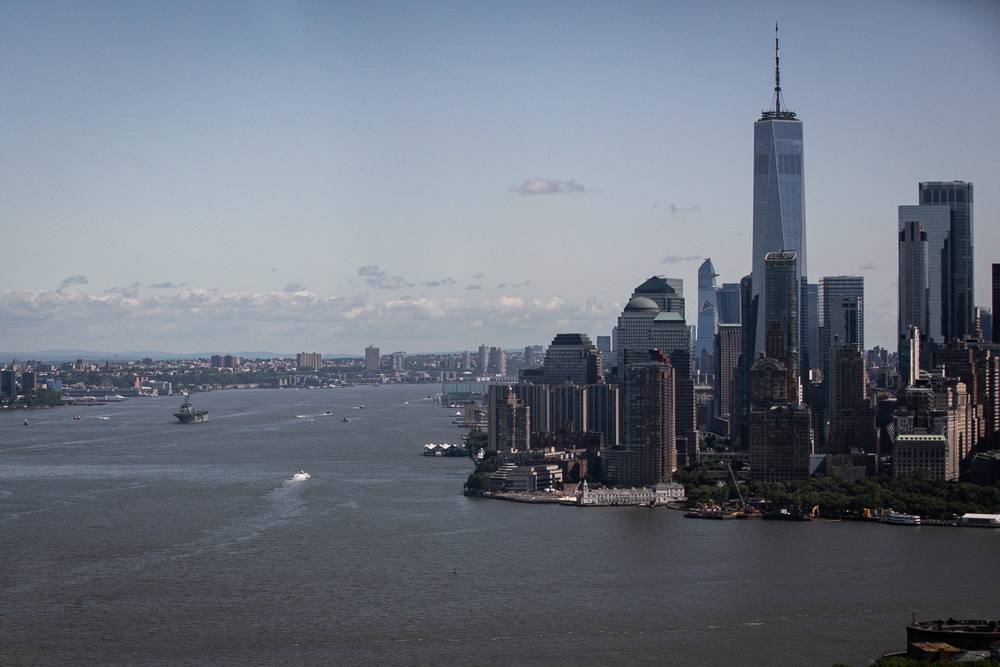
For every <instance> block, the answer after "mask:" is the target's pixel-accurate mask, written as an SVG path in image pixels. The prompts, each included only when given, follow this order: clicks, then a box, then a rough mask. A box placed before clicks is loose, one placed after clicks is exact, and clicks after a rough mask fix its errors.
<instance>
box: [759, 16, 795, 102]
mask: <svg viewBox="0 0 1000 667" xmlns="http://www.w3.org/2000/svg"><path fill="white" fill-rule="evenodd" d="M783 102H784V100H783V99H782V96H781V58H780V56H779V52H778V24H777V23H775V24H774V99H773V100H772V101H771V110H770V111H765V112H764V113H763V114H761V119H764V120H774V119H782V120H792V119H794V118H795V112H794V111H789V110H788V109H782V108H781V107H782V103H783Z"/></svg>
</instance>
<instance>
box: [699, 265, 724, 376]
mask: <svg viewBox="0 0 1000 667" xmlns="http://www.w3.org/2000/svg"><path fill="white" fill-rule="evenodd" d="M718 275H719V274H717V273H716V272H715V267H714V266H712V260H711V259H706V260H705V261H704V262H702V265H701V268H699V269H698V338H697V339H696V341H695V344H694V364H695V369H696V370H697V371H698V372H699V373H703V374H706V375H709V374H711V373H712V372H713V369H712V362H711V358H712V355H713V354H714V352H715V334H716V333H717V332H718V330H719V301H718V298H717V293H718V288H717V287H716V285H715V278H716V276H718Z"/></svg>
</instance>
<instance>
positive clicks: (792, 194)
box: [752, 26, 808, 371]
mask: <svg viewBox="0 0 1000 667" xmlns="http://www.w3.org/2000/svg"><path fill="white" fill-rule="evenodd" d="M753 138H754V172H753V273H752V276H753V284H752V285H753V295H754V296H756V297H758V299H759V303H758V310H759V314H764V313H767V312H771V311H773V310H774V308H772V307H769V305H768V303H767V301H768V298H769V297H768V295H769V294H770V290H769V289H768V286H767V275H766V268H765V258H766V257H767V255H768V253H772V252H781V251H788V252H793V253H795V254H796V255H797V256H798V263H797V265H796V267H795V278H796V280H795V285H796V293H797V294H800V293H801V292H802V291H804V290H805V288H804V287H803V286H804V285H805V284H806V283H807V280H806V207H805V176H804V174H805V172H804V168H803V154H802V121H800V120H798V119H797V118H796V117H795V112H794V111H789V110H788V109H787V108H785V107H784V99H783V98H782V95H781V74H780V68H779V59H778V27H777V26H775V28H774V96H773V98H772V102H771V109H770V110H769V111H764V112H762V113H761V117H760V120H758V121H757V122H756V123H754V131H753ZM795 301H796V306H798V304H799V301H800V298H799V297H798V296H797V297H796V300H795ZM795 317H796V319H799V317H800V316H799V313H798V312H796V315H795ZM765 320H766V318H762V317H758V318H757V327H756V329H755V334H754V343H753V350H754V352H758V351H760V350H763V349H764V335H765V332H766V331H767V329H768V328H769V326H770V323H769V322H767V321H765ZM801 335H802V332H801V331H800V330H799V328H798V327H796V331H795V336H796V340H794V341H792V342H791V343H790V345H791V346H793V347H794V349H795V350H796V351H797V350H799V349H803V348H805V347H807V345H808V343H806V345H803V344H802V342H801V341H800V340H799V339H798V336H801ZM796 356H797V355H796ZM796 363H797V362H796ZM797 370H798V366H797V365H796V371H797Z"/></svg>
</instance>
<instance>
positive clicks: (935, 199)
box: [919, 181, 976, 342]
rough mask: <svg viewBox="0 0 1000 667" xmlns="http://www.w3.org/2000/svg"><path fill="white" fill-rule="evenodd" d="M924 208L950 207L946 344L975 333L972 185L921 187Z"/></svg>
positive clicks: (944, 291) (945, 267)
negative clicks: (973, 331) (973, 329)
mask: <svg viewBox="0 0 1000 667" xmlns="http://www.w3.org/2000/svg"><path fill="white" fill-rule="evenodd" d="M919 193H920V205H921V206H947V207H948V209H949V211H950V220H949V222H950V225H949V230H948V239H947V241H946V243H945V247H944V265H943V267H942V271H943V276H944V278H943V282H944V288H943V289H942V291H941V296H942V304H941V310H942V314H943V316H944V326H943V327H942V328H943V333H944V338H945V342H948V341H951V340H954V339H956V338H957V339H959V340H961V339H963V338H965V337H967V336H969V335H970V334H971V333H972V328H973V317H974V316H973V310H974V308H975V305H976V304H975V300H974V295H975V288H976V283H975V273H974V271H973V268H974V267H973V252H972V247H973V243H972V235H973V225H972V183H966V182H964V181H948V182H941V181H929V182H924V183H921V184H920V187H919Z"/></svg>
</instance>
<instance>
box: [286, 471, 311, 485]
mask: <svg viewBox="0 0 1000 667" xmlns="http://www.w3.org/2000/svg"><path fill="white" fill-rule="evenodd" d="M311 477H312V475H310V474H309V473H307V472H306V471H305V470H300V471H298V472H297V473H295V474H294V475H292V477H291V479H286V480H285V483H286V484H287V483H290V482H305V481H307V480H308V479H309V478H311Z"/></svg>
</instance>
